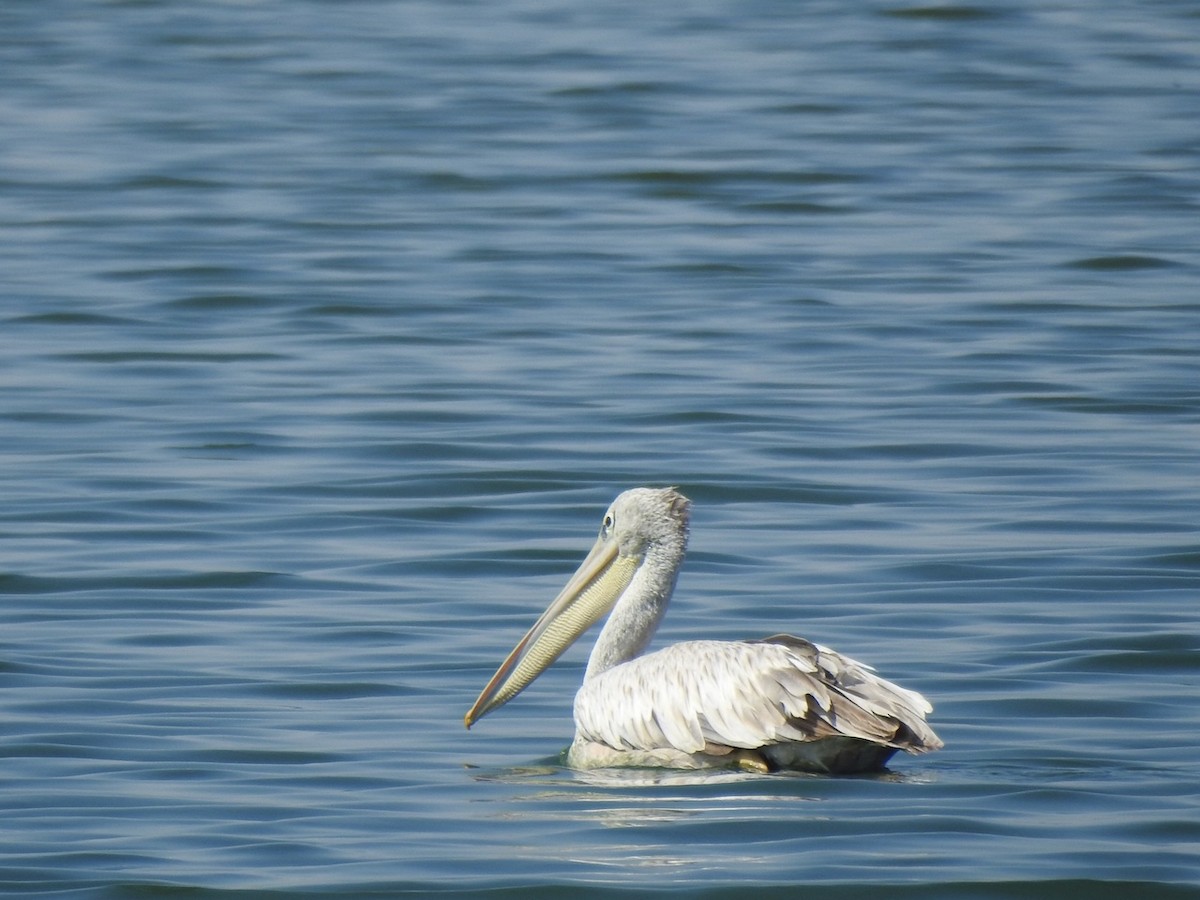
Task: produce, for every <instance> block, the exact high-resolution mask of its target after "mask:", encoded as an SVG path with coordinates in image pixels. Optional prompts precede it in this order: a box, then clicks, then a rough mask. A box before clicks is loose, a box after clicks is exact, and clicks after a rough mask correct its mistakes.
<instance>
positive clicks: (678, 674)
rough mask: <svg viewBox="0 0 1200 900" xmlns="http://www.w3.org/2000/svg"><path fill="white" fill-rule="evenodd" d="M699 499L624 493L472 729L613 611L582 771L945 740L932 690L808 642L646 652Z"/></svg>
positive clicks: (758, 767)
mask: <svg viewBox="0 0 1200 900" xmlns="http://www.w3.org/2000/svg"><path fill="white" fill-rule="evenodd" d="M691 506H692V504H691V501H690V500H688V499H687V498H686V497H684V496H683V495H682V494H680V493H679V492H678V491H677V490H676V489H675V488H662V489H659V488H634V489H632V490H628V491H625V492H624V493H622V494H621V495H620V496H618V497H617V499H616V500H614V501H613V504H612V506H610V507H609V508H608V511H607V512H606V513H605V514H604V519H603V522H602V524H601V526H600V535H599V537H598V538H597V539H596V544H595V546H593V547H592V550H591V552H590V553H589V554H588V555H587V558H586V559H584V561H583V563H582V564H581V565H580V566H579V569H578V570H577V571H576V572H575V574H574V575H572V576H571V579H570V581H568V582H567V584H566V587H564V588H563V589H562V591H561V592H560V593H559V594H558V596H557V597H555V598H554V601H553V602H552V603H551V604H550V606H549V607H548V608H547V609H546V611H545V612H544V613H542V615H541V616H540V617H539V618H538V620H537V621H536V622H535V623H534V624H533V627H532V628H530V629H529V631H528V633H527V634H526V635H525V637H523V638H521V641H520V642H519V643H518V644H517V646H516V647H515V648H514V649H513V651H512V653H510V654H509V655H508V658H507V659H505V660H504V662H503V663H502V664H501V666H500V668H499V669H497V670H496V674H495V675H493V676H492V679H491V681H489V682H488V683H487V686H486V687H484V689H483V692H482V693H481V694H480V695H479V699H477V700H476V701H475V705H474V706H472V707H471V709H470V711H469V712H468V713H467V714H466V716H465V718H464V722H465V724H466V726H467V728H470V727H471V726H472V725H473V724H474V723H475V722H477V721H478V720H479V719H481V718H482V717H483V716H485V715H487V714H488V713H490V712H492V711H493V710H495V709H498V708H499V707H501V706H503V705H504V704H505V703H507V702H508V701H509V700H512V699H513V698H514V697H515V696H517V694H519V693H521V691H523V690H524V689H525V688H526V687H528V686H529V685H530V683H532V682H533V680H534V679H535V678H537V676H538V675H540V674H541V673H542V672H543V671H545V670H546V669H547V668H548V667H549V666H550V665H551V664H552V663H553V662H554V661H555V660H556V659H558V657H559V656H560V655H562V653H563V651H564V650H566V649H567V647H569V646H570V645H571V644H573V643H574V642H575V640H576V639H578V638H579V636H580V635H582V634H583V633H584V632H585V631H587V629H588V628H590V627H591V626H592V625H593V624H595V623H596V622H597V621H599V619H600V618H601V617H602V616H604V615H605V614H606V613H608V621H607V622H606V623H605V625H604V628H603V629H602V630H601V632H600V636H599V638H597V640H596V645H595V647H593V648H592V654H591V657H590V658H589V660H588V665H587V672H586V674H585V675H584V678H583V686H582V687H581V688H580V689H579V692H578V693H577V694H576V695H575V739H574V741H572V743H571V747H570V749H569V751H568V752H567V763H568V764H569V765H570V766H572V767H574V768H579V769H595V768H607V767H611V766H657V767H669V768H684V769H698V768H710V767H738V768H742V769H745V770H747V771H753V772H775V771H780V770H798V771H805V772H817V773H829V774H847V773H853V772H868V771H876V770H879V769H882V768H883V766H884V765H885V764H886V763H887V761H888V760H889V759H890V758H891V756H892V755H893V754H894V753H895V752H896V751H898V750H905V751H907V752H909V753H926V752H928V751H931V750H937V749H939V748H940V747H941V746H942V741H941V740H940V739H939V738H938V736H937V735H936V734H934V733H933V730H932V729H931V728H930V727H929V726H928V725H927V724H926V722H925V716H926V714H927V713H930V712H932V711H933V707H931V706H930V705H929V703H928V702H927V701H926V700H925V698H924V697H922V696H921V695H920V694H918V693H917V692H916V691H910V690H906V689H905V688H902V687H900V686H898V685H895V684H893V683H892V682H890V681H885V680H884V679H882V678H880V677H879V676H877V675H876V674H874V670H873V669H871V667H870V666H866V665H863V664H862V663H859V662H855V661H854V660H853V659H850V657H848V656H843V655H842V654H840V653H837V652H835V651H833V650H830V649H829V648H827V647H822V646H821V645H820V644H814V643H812V642H811V641H807V640H805V639H804V638H798V637H793V636H791V635H787V634H777V635H773V636H771V637H766V638H762V639H760V640H747V641H687V642H685V643H681V644H674V645H672V646H670V647H667V648H665V649H663V650H658V651H656V652H653V653H645V652H644V651H645V650H646V647H647V645H648V644H649V643H650V639H651V637H653V635H654V632H655V630H656V629H657V628H658V625H659V623H660V622H661V621H662V617H663V614H664V613H665V612H666V610H667V603H668V602H669V601H670V599H671V594H672V592H673V591H674V589H675V579H676V577H677V576H678V574H679V568H680V566H681V564H682V563H683V556H684V553H685V551H686V550H687V539H688V519H689V516H690V513H691Z"/></svg>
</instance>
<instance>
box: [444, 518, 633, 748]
mask: <svg viewBox="0 0 1200 900" xmlns="http://www.w3.org/2000/svg"><path fill="white" fill-rule="evenodd" d="M640 564H641V559H639V558H637V557H633V556H621V555H620V554H619V553H618V548H617V542H616V541H615V540H614V539H613V538H612V537H610V536H606V535H601V536H600V539H599V540H597V541H596V546H594V547H593V548H592V551H591V552H590V553H589V554H588V555H587V558H586V559H585V560H584V561H583V563H582V564H581V565H580V566H579V568H578V569H577V570H576V571H575V574H574V575H572V576H571V580H570V581H568V582H567V584H566V587H564V588H563V589H562V591H560V592H559V595H558V596H557V597H555V598H554V602H552V603H551V604H550V605H549V606H548V607H547V608H546V611H545V612H544V613H542V614H541V616H540V617H539V618H538V620H537V621H536V622H534V623H533V627H532V628H530V629H529V631H528V632H527V633H526V635H525V637H523V638H521V641H520V643H519V644H517V646H516V647H514V648H513V651H512V653H510V654H508V658H507V659H506V660H504V662H503V663H501V664H500V668H499V669H497V670H496V674H495V675H493V676H492V680H491V681H489V682H488V683H487V687H485V688H484V689H483V692H482V693H481V694H480V695H479V699H477V700H476V701H475V705H474V706H472V707H471V709H470V711H469V712H468V713H467V714H466V716H465V717H464V718H463V722H464V723H465V724H466V726H467V727H468V728H470V727H471V726H472V725H474V724H475V723H476V722H477V721H479V720H480V719H481V718H483V717H484V716H486V715H487V714H488V713H490V712H491V711H492V710H493V709H497V708H499V707H501V706H503V705H504V704H505V703H507V702H508V701H509V700H511V699H512V698H513V697H515V696H517V694H519V693H521V691H523V690H525V688H527V687H528V686H529V685H530V684H531V683H532V682H533V680H534V679H535V678H537V677H538V676H539V675H540V674H542V672H544V671H545V670H546V669H548V668H549V667H550V664H551V663H553V662H554V661H555V660H556V659H558V658H559V657H560V656H561V655H562V654H563V651H565V650H566V649H567V648H568V647H570V646H571V645H572V644H573V643H575V641H576V640H577V639H578V638H579V636H580V635H581V634H583V633H584V632H585V631H587V630H588V629H589V628H591V627H592V625H594V624H595V623H596V622H597V620H599V619H600V618H601V617H602V616H604V615H605V614H606V613H608V611H609V610H611V609H612V608H613V604H614V603H616V602H617V598H618V597H620V596H621V594H622V593H623V592H624V590H625V588H627V587H628V586H629V582H630V581H631V580H632V579H633V573H634V572H636V571H637V568H638V566H639V565H640Z"/></svg>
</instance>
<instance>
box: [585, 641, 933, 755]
mask: <svg viewBox="0 0 1200 900" xmlns="http://www.w3.org/2000/svg"><path fill="white" fill-rule="evenodd" d="M931 711H932V708H931V707H930V705H929V703H928V702H927V701H926V700H925V698H924V697H922V696H921V695H920V694H918V693H916V692H915V691H910V690H906V689H904V688H901V687H899V686H897V685H895V684H892V683H891V682H890V681H885V680H884V679H882V678H880V677H878V676H877V675H875V674H874V673H873V672H872V671H871V670H870V668H869V667H868V666H865V665H863V664H861V663H858V662H855V661H854V660H852V659H850V658H849V657H846V656H842V655H841V654H839V653H836V652H834V651H832V650H829V649H828V648H825V647H821V646H819V645H817V644H812V643H810V642H808V641H806V640H804V639H802V638H796V637H791V636H790V635H775V636H773V637H770V638H766V639H764V640H762V641H689V642H686V643H682V644H675V645H673V646H670V647H667V648H666V649H663V650H660V651H658V652H656V653H651V654H648V655H646V656H642V657H638V658H637V659H633V660H630V661H629V662H626V663H623V664H621V665H619V666H616V667H614V668H612V669H609V670H608V671H606V672H603V673H602V674H600V675H597V676H596V677H594V678H591V679H589V680H587V681H586V682H584V685H583V687H582V688H580V690H579V693H578V694H577V695H576V697H575V722H576V726H577V728H578V732H579V736H580V737H582V738H585V739H587V740H591V741H597V742H599V743H602V744H605V745H607V746H609V747H613V748H616V749H619V750H653V749H660V748H668V747H669V748H674V749H677V750H681V751H683V752H686V753H699V752H702V751H704V750H705V748H706V747H711V746H714V745H716V746H724V747H738V748H745V749H756V748H760V747H764V746H767V745H771V744H779V743H788V742H807V741H815V740H819V739H821V738H825V737H836V736H843V737H850V738H859V739H862V740H865V741H870V742H873V743H879V744H883V745H885V746H890V747H896V748H899V749H904V750H908V751H909V752H913V753H920V752H924V751H926V750H935V749H937V748H938V747H940V746H941V741H940V740H939V739H938V738H937V736H936V735H935V734H934V733H933V731H932V730H931V729H930V728H929V727H928V725H926V724H925V714H926V713H928V712H931Z"/></svg>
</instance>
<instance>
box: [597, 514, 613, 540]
mask: <svg viewBox="0 0 1200 900" xmlns="http://www.w3.org/2000/svg"><path fill="white" fill-rule="evenodd" d="M615 522H616V520H615V519H613V514H612V513H605V514H604V524H603V525H601V526H600V533H601V534H602V535H604V536H605V537H607V536H608V535H610V534H611V533H612V530H613V525H614V524H615Z"/></svg>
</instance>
